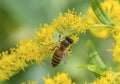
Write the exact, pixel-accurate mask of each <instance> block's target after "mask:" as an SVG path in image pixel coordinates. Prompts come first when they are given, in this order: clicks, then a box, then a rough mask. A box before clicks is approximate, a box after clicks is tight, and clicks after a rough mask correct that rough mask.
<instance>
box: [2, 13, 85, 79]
mask: <svg viewBox="0 0 120 84" xmlns="http://www.w3.org/2000/svg"><path fill="white" fill-rule="evenodd" d="M85 22H86V21H85V19H84V20H83V17H82V16H81V15H80V14H79V15H77V14H76V13H75V12H74V11H68V12H67V13H65V14H64V15H62V14H60V16H59V17H58V19H56V20H53V22H51V24H50V25H48V24H44V25H42V26H41V27H40V30H39V31H37V32H36V35H35V36H34V38H33V39H31V40H23V41H21V42H20V43H19V44H18V45H17V47H16V48H12V49H11V50H10V53H8V52H2V53H1V54H0V81H5V80H7V79H9V78H10V77H11V76H14V75H15V74H16V73H18V72H19V71H20V70H24V69H25V68H26V67H28V66H30V65H31V64H34V63H38V64H39V63H41V62H42V61H43V60H44V59H45V58H47V57H49V56H52V53H53V52H51V50H50V49H51V48H53V46H55V44H56V41H55V39H53V38H54V37H55V36H56V35H57V36H58V34H57V33H58V32H59V33H61V34H62V35H63V36H64V37H65V36H66V35H70V36H71V37H72V39H73V40H75V41H76V42H77V41H78V34H80V33H82V32H85V31H86V29H87V24H85ZM58 39H59V38H58ZM51 44H53V45H52V46H51Z"/></svg>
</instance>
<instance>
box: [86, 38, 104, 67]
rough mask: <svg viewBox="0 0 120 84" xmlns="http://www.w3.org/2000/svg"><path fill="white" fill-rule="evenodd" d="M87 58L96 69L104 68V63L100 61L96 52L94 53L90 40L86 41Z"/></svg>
mask: <svg viewBox="0 0 120 84" xmlns="http://www.w3.org/2000/svg"><path fill="white" fill-rule="evenodd" d="M87 46H88V56H89V61H90V62H91V63H92V64H93V65H96V66H98V67H101V68H105V69H106V66H105V64H104V62H103V61H102V60H101V58H100V56H99V54H98V52H97V51H96V49H95V47H94V45H93V44H92V42H91V41H90V40H88V44H87Z"/></svg>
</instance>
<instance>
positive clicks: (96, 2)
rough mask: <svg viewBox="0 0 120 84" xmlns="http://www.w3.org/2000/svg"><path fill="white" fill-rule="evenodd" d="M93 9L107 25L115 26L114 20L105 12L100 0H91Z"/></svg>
mask: <svg viewBox="0 0 120 84" xmlns="http://www.w3.org/2000/svg"><path fill="white" fill-rule="evenodd" d="M90 3H91V7H92V10H93V11H94V13H95V15H96V16H97V18H98V19H99V20H100V21H101V22H102V23H103V24H105V25H109V26H111V27H114V24H113V22H112V21H111V19H110V18H109V17H108V15H107V14H106V13H105V11H104V10H103V9H102V7H101V5H100V1H99V0H90Z"/></svg>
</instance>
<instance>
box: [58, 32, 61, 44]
mask: <svg viewBox="0 0 120 84" xmlns="http://www.w3.org/2000/svg"><path fill="white" fill-rule="evenodd" d="M60 38H61V34H59V40H58V41H59V42H60Z"/></svg>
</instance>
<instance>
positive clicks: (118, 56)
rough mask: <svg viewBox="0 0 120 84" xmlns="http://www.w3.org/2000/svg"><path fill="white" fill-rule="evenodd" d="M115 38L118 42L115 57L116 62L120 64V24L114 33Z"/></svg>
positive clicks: (115, 46) (114, 51)
mask: <svg viewBox="0 0 120 84" xmlns="http://www.w3.org/2000/svg"><path fill="white" fill-rule="evenodd" d="M112 34H113V37H114V39H115V41H116V43H115V44H114V50H113V57H114V60H115V61H117V62H120V24H117V25H116V26H115V28H114V29H113V31H112Z"/></svg>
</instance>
